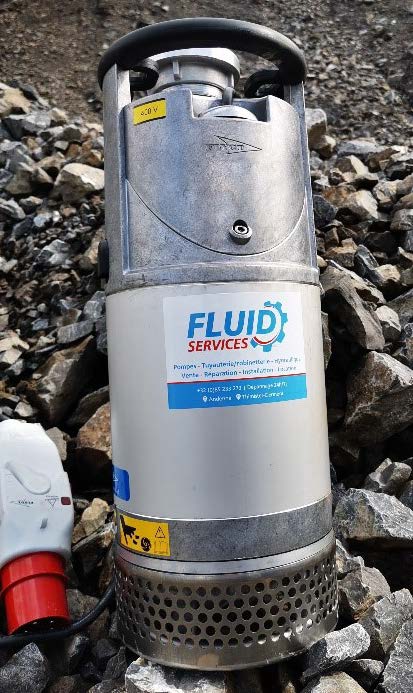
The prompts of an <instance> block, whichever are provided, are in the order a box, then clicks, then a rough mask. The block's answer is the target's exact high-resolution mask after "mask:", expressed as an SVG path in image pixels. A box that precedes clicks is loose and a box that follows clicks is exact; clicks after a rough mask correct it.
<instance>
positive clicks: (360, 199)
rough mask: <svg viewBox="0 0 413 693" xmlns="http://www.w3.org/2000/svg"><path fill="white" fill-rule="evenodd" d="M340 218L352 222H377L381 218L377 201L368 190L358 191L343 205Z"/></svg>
mask: <svg viewBox="0 0 413 693" xmlns="http://www.w3.org/2000/svg"><path fill="white" fill-rule="evenodd" d="M340 216H341V217H343V218H345V219H346V220H348V221H351V222H354V221H355V222H358V221H368V222H372V221H376V220H377V219H378V218H379V213H378V210H377V201H376V200H375V198H374V197H373V195H372V194H371V192H369V191H368V190H357V191H356V192H354V193H351V194H350V195H349V196H348V197H347V199H346V200H345V202H344V203H343V204H342V205H341V208H340Z"/></svg>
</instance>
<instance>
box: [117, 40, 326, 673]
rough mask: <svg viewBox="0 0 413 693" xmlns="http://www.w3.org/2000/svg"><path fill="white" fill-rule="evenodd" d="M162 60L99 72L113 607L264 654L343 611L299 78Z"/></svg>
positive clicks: (177, 634)
mask: <svg viewBox="0 0 413 693" xmlns="http://www.w3.org/2000/svg"><path fill="white" fill-rule="evenodd" d="M155 62H157V65H158V68H159V70H160V77H159V80H158V83H157V86H156V87H155V89H154V90H153V92H152V93H150V94H148V95H147V96H145V97H143V98H137V99H134V100H131V94H130V82H129V72H128V71H122V70H121V69H119V68H118V67H117V66H116V65H113V66H112V67H111V68H110V69H109V71H108V72H107V73H106V76H105V78H104V125H105V173H106V218H107V221H106V229H107V238H108V242H109V251H110V255H109V258H110V276H109V282H108V285H107V321H108V350H109V368H110V391H111V412H112V442H113V461H114V488H115V501H116V507H117V519H118V530H117V543H116V559H115V560H116V581H117V603H118V609H119V619H120V628H121V632H122V635H123V638H124V641H125V643H126V644H127V645H128V647H130V648H131V649H132V650H135V651H136V652H139V653H140V654H142V655H143V656H144V657H146V658H148V659H151V660H155V661H157V662H161V663H164V664H170V665H175V666H181V667H186V668H200V669H236V668H242V667H252V666H259V665H262V664H266V663H268V662H271V661H277V660H280V659H282V658H284V657H289V656H291V655H292V654H294V653H297V652H300V651H302V650H303V649H305V648H307V647H308V646H309V645H310V644H312V643H313V642H315V641H316V640H318V639H319V638H320V637H322V636H323V635H324V634H325V633H326V632H328V631H329V630H331V629H333V628H334V626H335V623H336V619H337V594H336V578H335V557H334V556H335V554H334V551H335V549H334V546H335V544H334V537H333V533H332V529H331V528H332V520H331V495H330V476H329V458H328V444H327V424H326V404H325V388H324V369H323V347H322V333H321V322H320V292H319V284H318V270H317V263H316V251H315V245H314V227H313V216H312V204H311V187H310V177H309V166H308V155H307V136H306V127H305V115H304V99H303V88H302V85H297V86H286V87H284V92H283V98H277V97H274V96H265V97H261V98H252V99H244V98H232V95H231V89H229V90H228V87H232V86H233V84H234V81H235V80H236V79H237V77H238V69H239V68H238V62H237V58H236V57H235V55H234V54H233V53H231V52H230V51H227V50H221V49H208V50H207V49H197V50H192V51H188V50H182V51H176V52H175V53H171V54H166V55H162V56H158V57H157V58H155ZM247 236H248V238H246V237H247ZM245 241H246V242H245Z"/></svg>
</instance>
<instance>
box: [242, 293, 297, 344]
mask: <svg viewBox="0 0 413 693" xmlns="http://www.w3.org/2000/svg"><path fill="white" fill-rule="evenodd" d="M264 307H265V308H272V309H273V311H274V314H275V318H276V321H275V328H274V330H275V333H274V332H273V334H272V337H271V338H270V339H268V340H263V339H262V338H261V337H257V335H256V336H255V337H253V338H252V339H251V342H250V343H251V346H253V347H254V349H255V348H256V347H257V346H260V347H262V350H263V351H265V352H269V351H271V349H272V348H273V346H274V344H277V343H280V342H282V341H283V339H284V337H285V332H284V325H285V324H286V322H288V316H287V313H283V310H282V305H281V303H280V301H277V303H271V301H265V303H264Z"/></svg>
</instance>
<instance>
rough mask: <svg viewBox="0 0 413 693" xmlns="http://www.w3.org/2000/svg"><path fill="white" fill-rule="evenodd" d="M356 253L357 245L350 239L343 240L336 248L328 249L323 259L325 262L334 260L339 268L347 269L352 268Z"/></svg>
mask: <svg viewBox="0 0 413 693" xmlns="http://www.w3.org/2000/svg"><path fill="white" fill-rule="evenodd" d="M356 251H357V245H356V244H355V242H354V241H353V239H352V238H344V239H343V241H342V242H341V245H339V246H338V247H337V248H330V249H329V250H328V251H327V252H326V254H325V258H326V259H327V260H334V261H335V262H337V263H338V264H339V265H341V267H346V268H347V269H350V270H351V269H353V268H354V257H355V254H356Z"/></svg>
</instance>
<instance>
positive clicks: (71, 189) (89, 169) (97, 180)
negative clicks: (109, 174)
mask: <svg viewBox="0 0 413 693" xmlns="http://www.w3.org/2000/svg"><path fill="white" fill-rule="evenodd" d="M103 187H104V173H103V170H102V169H99V168H95V167H94V166H87V165H86V164H76V163H74V164H66V166H64V167H63V168H62V170H61V171H60V173H59V175H58V177H57V178H56V182H55V186H54V194H55V195H56V197H62V198H63V200H64V201H65V202H77V201H79V200H81V199H82V197H85V196H86V195H89V194H90V193H94V192H100V191H101V190H103Z"/></svg>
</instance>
